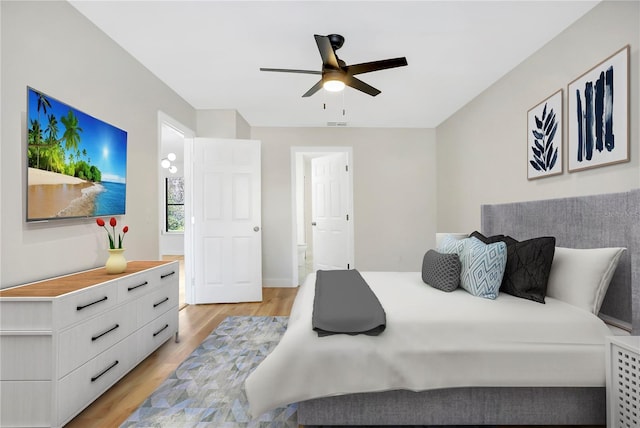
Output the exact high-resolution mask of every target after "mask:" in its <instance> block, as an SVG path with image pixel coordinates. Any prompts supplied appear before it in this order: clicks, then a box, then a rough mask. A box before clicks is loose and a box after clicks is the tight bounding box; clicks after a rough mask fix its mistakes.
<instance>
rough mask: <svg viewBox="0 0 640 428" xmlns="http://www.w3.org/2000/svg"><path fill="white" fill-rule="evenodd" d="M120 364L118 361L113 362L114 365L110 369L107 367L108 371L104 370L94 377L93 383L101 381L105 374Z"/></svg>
mask: <svg viewBox="0 0 640 428" xmlns="http://www.w3.org/2000/svg"><path fill="white" fill-rule="evenodd" d="M118 363H119V361H118V360H115V361H114V362H113V364H111V365H110V366H109V367H107V368H106V369H104V370H102V371H101V372H100V373H98V374H97V375H95V376H94V377H92V378H91V382H95V381H97V380H98V379H100V377H101V376H102V375H103V374H105V373H106V372H108V371H109V370H111V369H112V368H114V367H115V366H117V365H118Z"/></svg>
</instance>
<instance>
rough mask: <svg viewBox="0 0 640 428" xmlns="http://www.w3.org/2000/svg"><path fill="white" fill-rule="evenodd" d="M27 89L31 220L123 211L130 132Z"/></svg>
mask: <svg viewBox="0 0 640 428" xmlns="http://www.w3.org/2000/svg"><path fill="white" fill-rule="evenodd" d="M27 92H28V107H27V115H28V118H27V130H28V138H27V162H28V174H27V184H28V186H27V187H28V191H27V220H42V219H51V218H66V217H94V216H106V215H118V214H124V213H125V200H126V185H127V184H126V175H127V133H126V132H125V131H123V130H122V129H119V128H117V127H115V126H112V125H110V124H108V123H105V122H103V121H101V120H99V119H96V118H95V117H93V116H90V115H88V114H86V113H83V112H82V111H80V110H77V109H75V108H73V107H70V106H69V105H67V104H65V103H63V102H60V101H58V100H56V99H55V98H52V97H49V96H47V95H45V94H43V93H41V92H39V91H36V90H34V89H32V88H28V89H27Z"/></svg>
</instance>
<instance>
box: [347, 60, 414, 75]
mask: <svg viewBox="0 0 640 428" xmlns="http://www.w3.org/2000/svg"><path fill="white" fill-rule="evenodd" d="M405 65H407V58H405V57H401V58H392V59H383V60H380V61H371V62H363V63H362V64H354V65H350V66H348V67H346V71H347V73H348V74H350V75H352V76H355V75H356V74H362V73H369V72H371V71H378V70H385V69H387V68H395V67H403V66H405Z"/></svg>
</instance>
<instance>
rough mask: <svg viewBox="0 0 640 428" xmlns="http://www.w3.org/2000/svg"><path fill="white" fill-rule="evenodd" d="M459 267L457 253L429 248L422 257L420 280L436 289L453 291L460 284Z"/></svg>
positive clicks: (460, 267)
mask: <svg viewBox="0 0 640 428" xmlns="http://www.w3.org/2000/svg"><path fill="white" fill-rule="evenodd" d="M461 269H462V266H461V264H460V258H459V257H458V255H457V254H443V253H439V252H437V251H435V250H429V251H427V253H426V254H425V255H424V258H423V259H422V280H423V281H424V282H425V284H429V285H430V286H432V287H433V288H437V289H438V290H442V291H447V292H449V291H453V290H455V289H456V288H458V284H460V270H461Z"/></svg>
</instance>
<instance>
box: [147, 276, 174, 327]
mask: <svg viewBox="0 0 640 428" xmlns="http://www.w3.org/2000/svg"><path fill="white" fill-rule="evenodd" d="M178 293H179V291H178V287H177V286H175V285H174V284H166V285H163V286H162V287H160V288H159V289H158V290H156V291H153V292H152V293H149V294H147V295H146V296H142V297H141V298H140V299H138V302H137V303H138V304H137V311H136V312H137V314H138V328H140V327H142V326H144V325H145V324H148V323H149V322H150V321H152V320H153V319H155V318H157V317H159V316H160V315H162V314H163V313H165V312H166V311H168V310H169V309H171V308H173V307H174V306H176V305H177V304H178Z"/></svg>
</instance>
